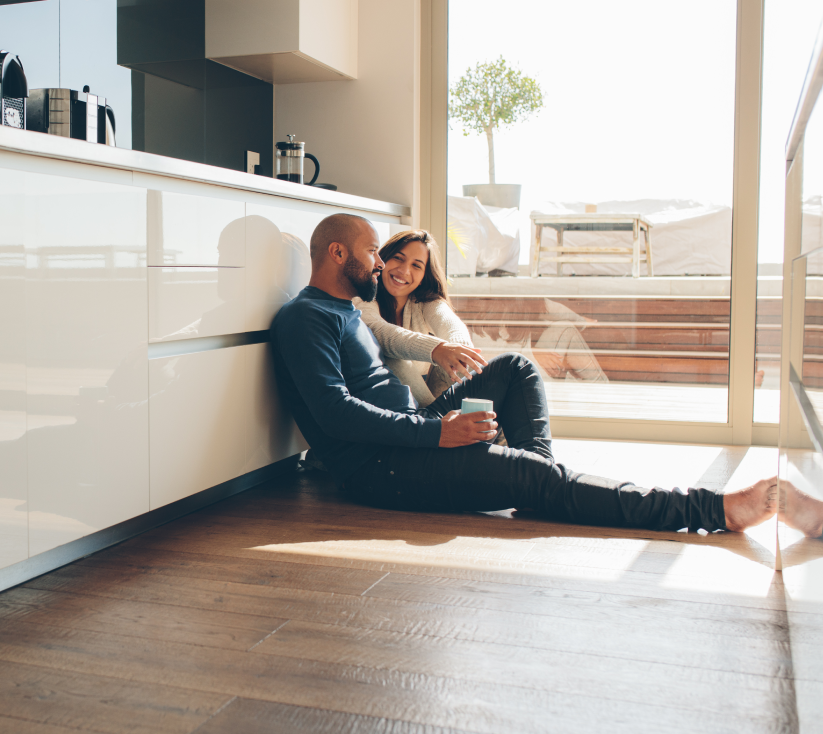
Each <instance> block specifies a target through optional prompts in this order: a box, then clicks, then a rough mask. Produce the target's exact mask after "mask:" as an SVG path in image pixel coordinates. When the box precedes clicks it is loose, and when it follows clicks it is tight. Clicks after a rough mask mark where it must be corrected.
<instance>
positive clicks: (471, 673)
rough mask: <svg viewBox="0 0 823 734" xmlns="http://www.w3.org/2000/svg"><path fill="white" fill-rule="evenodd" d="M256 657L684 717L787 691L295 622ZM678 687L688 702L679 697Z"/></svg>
mask: <svg viewBox="0 0 823 734" xmlns="http://www.w3.org/2000/svg"><path fill="white" fill-rule="evenodd" d="M255 653H256V654H275V655H282V656H289V657H294V658H303V659H310V660H318V661H323V662H328V663H347V664H350V665H358V666H363V667H372V668H378V669H383V670H402V671H407V672H411V671H417V672H422V673H425V674H426V675H432V676H438V677H445V678H456V679H465V680H473V681H479V682H485V683H492V684H493V683H495V682H497V681H507V682H508V681H511V682H513V683H514V684H515V685H517V686H520V687H525V688H533V689H535V690H545V691H554V692H557V693H564V692H568V693H574V692H576V691H580V690H585V691H586V692H587V694H588V695H594V696H596V697H597V698H603V699H615V700H619V701H627V702H635V703H639V704H642V703H645V702H648V701H654V702H655V703H657V704H663V705H666V706H669V707H674V708H681V709H683V710H684V711H701V712H702V711H707V712H712V713H716V714H717V713H734V714H736V715H738V716H742V717H743V718H748V717H749V716H762V715H767V714H768V711H769V710H771V709H772V708H773V707H774V706H775V705H777V704H779V702H780V700H781V699H782V698H783V697H784V696H785V694H786V690H787V687H789V686H790V685H791V681H787V680H785V679H783V678H777V679H772V678H769V677H768V676H764V675H756V674H748V673H747V674H743V673H739V672H737V673H724V672H716V671H710V670H705V669H695V668H690V669H686V668H683V667H682V666H679V665H677V664H675V663H669V664H649V663H645V662H642V663H640V662H635V661H628V660H626V659H620V660H604V658H603V657H602V656H599V655H583V654H580V653H558V652H556V651H547V650H543V651H536V650H533V651H531V653H530V654H529V655H528V656H527V657H524V651H523V650H522V649H521V648H516V647H512V646H509V645H500V644H495V643H478V642H467V641H463V640H443V639H442V638H434V637H430V636H428V635H416V634H400V633H396V632H383V631H375V630H366V629H362V628H355V627H344V626H341V625H320V624H311V623H305V622H297V621H291V622H289V623H288V624H286V625H284V626H283V627H281V628H280V629H279V630H277V632H276V633H275V634H274V635H272V636H271V637H269V638H268V639H267V640H265V642H263V643H262V644H261V645H259V646H258V647H257V648H255ZM684 685H687V686H688V689H689V696H688V698H684V696H683V687H684ZM730 692H733V694H734V695H730Z"/></svg>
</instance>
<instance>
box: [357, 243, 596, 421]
mask: <svg viewBox="0 0 823 734" xmlns="http://www.w3.org/2000/svg"><path fill="white" fill-rule="evenodd" d="M380 257H381V259H382V260H383V262H384V263H385V267H384V268H383V272H382V273H381V276H380V278H379V280H378V284H377V297H376V299H375V301H373V302H371V303H365V302H363V301H361V300H360V299H355V305H356V307H357V308H359V309H360V310H361V311H362V313H363V317H362V318H363V321H364V322H365V323H366V324H367V325H368V326H369V327H370V328H371V330H372V331H373V332H374V334H375V336H376V337H377V340H378V342H379V343H380V346H381V347H383V350H384V354H385V355H386V357H387V359H386V364H387V366H388V367H389V368H390V369H391V370H392V372H394V374H395V375H396V376H397V377H398V378H399V379H400V380H401V382H403V383H405V384H406V385H408V386H409V387H410V388H411V390H412V394H413V395H414V397H415V399H416V400H417V402H418V403H419V404H420V405H421V406H426V405H428V404H430V403H431V402H432V401H434V400H435V398H437V397H438V396H439V395H440V394H441V393H443V392H444V391H445V390H446V389H447V388H448V387H450V386H451V384H452V383H453V382H454V381H456V380H457V379H459V370H458V371H457V372H455V373H454V374H452V375H451V376H450V375H448V374H447V373H446V370H444V369H443V368H442V367H439V366H438V365H437V364H434V365H433V364H432V360H431V359H430V356H431V357H435V356H436V355H434V354H433V353H432V349H433V348H435V349H436V347H437V345H438V343H441V342H451V343H457V344H464V345H466V346H469V347H471V346H474V347H478V348H480V349H482V350H483V353H484V355H485V356H487V357H491V356H494V355H495V354H499V353H502V352H512V351H517V352H521V353H523V354H525V356H527V357H533V361H535V362H537V364H539V365H540V367H542V368H543V370H544V371H545V373H546V375H548V377H549V378H552V379H564V378H565V379H578V380H588V381H599V382H606V381H607V380H608V378H607V377H606V375H605V374H604V373H603V370H602V369H601V368H600V365H599V364H598V363H597V360H596V359H595V357H594V355H593V354H592V352H591V350H590V349H589V348H588V346H587V344H586V342H585V340H584V339H583V337H582V336H581V334H580V332H579V331H578V329H577V328H576V326H575V324H579V325H581V326H584V325H585V324H587V323H590V322H591V320H590V319H586V318H585V317H582V316H579V315H578V314H576V313H574V311H572V310H571V309H568V308H566V307H565V306H562V305H561V304H559V303H555V302H553V301H551V300H549V299H547V298H546V299H537V304H538V309H539V311H538V313H529V312H528V311H529V310H530V309H533V308H534V306H533V305H532V304H530V303H528V302H526V301H525V300H524V299H509V298H500V299H495V301H494V306H493V311H492V307H489V308H487V307H485V306H481V309H484V311H482V312H478V313H476V314H475V315H476V320H477V322H478V323H475V324H472V326H471V330H469V328H468V327H467V326H466V325H465V324H464V323H463V322H462V321H461V320H460V318H459V317H458V316H457V315H456V314H455V312H454V311H453V310H452V308H451V303H450V301H449V297H448V295H447V292H446V282H445V281H446V278H445V275H444V272H443V267H442V265H441V264H440V259H439V255H438V248H437V244H436V243H435V241H434V240H433V239H432V237H431V236H430V235H429V233H428V232H425V231H424V230H410V231H407V232H401V233H399V234H396V235H394V236H393V237H391V238H390V239H389V240H388V241H387V242H386V243H385V244H384V245H383V247H382V248H381V249H380ZM529 300H530V301H534V299H529ZM478 302H480V303H482V304H486V303H488V301H486V300H485V299H483V300H482V301H481V300H480V299H478ZM524 312H526V313H524ZM524 316H526V317H527V318H524ZM473 320H474V319H473ZM529 320H532V321H540V322H545V324H546V325H545V326H543V324H542V323H541V324H540V325H535V324H534V323H526V324H524V323H522V322H524V321H527V322H528V321H529ZM535 332H539V334H538V335H537V337H536V338H535V336H534V333H535ZM401 345H402V346H403V347H405V350H408V349H409V348H412V349H415V350H419V351H420V359H419V360H408V359H402V358H397V357H392V355H393V354H395V350H396V349H398V348H399V347H400V346H401ZM405 350H404V351H405ZM435 362H436V359H435Z"/></svg>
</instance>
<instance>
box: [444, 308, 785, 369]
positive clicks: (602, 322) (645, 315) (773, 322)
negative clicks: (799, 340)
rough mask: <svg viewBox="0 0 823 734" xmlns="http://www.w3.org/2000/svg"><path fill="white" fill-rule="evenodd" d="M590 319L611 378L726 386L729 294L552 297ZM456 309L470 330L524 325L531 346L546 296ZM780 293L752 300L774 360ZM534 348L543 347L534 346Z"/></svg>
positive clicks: (593, 340)
mask: <svg viewBox="0 0 823 734" xmlns="http://www.w3.org/2000/svg"><path fill="white" fill-rule="evenodd" d="M551 300H552V301H553V302H554V303H558V304H561V305H563V306H565V307H567V308H569V309H571V310H572V311H574V312H575V313H576V314H578V315H579V316H583V317H586V318H587V319H592V320H593V322H591V323H587V324H585V326H584V327H583V325H582V324H579V325H578V328H580V327H583V328H581V332H582V334H583V337H584V339H585V341H586V343H587V344H588V347H589V348H590V349H591V350H592V352H593V354H594V356H595V357H596V358H597V361H598V363H599V364H600V367H601V368H602V369H603V371H604V372H605V374H606V376H607V377H608V378H609V379H610V380H613V381H622V382H656V383H686V384H698V385H728V382H729V323H730V301H729V298H728V297H698V296H688V297H685V296H684V297H648V296H647V297H631V296H575V297H568V296H566V297H552V298H551ZM452 302H453V305H454V307H455V310H456V311H457V314H458V315H459V316H460V318H461V319H463V320H464V321H465V322H466V323H467V324H468V325H469V327H470V329H473V330H474V331H475V332H477V331H479V330H482V329H487V328H488V327H495V326H502V325H505V326H506V327H507V329H508V331H509V332H512V331H514V330H520V331H522V330H524V329H527V330H528V331H529V332H530V336H531V340H532V345H533V348H534V345H536V344H537V341H538V339H539V338H540V334H541V332H542V331H543V329H544V328H545V326H543V324H547V325H548V324H550V323H551V321H552V318H553V317H552V316H551V315H550V314H549V313H547V310H546V305H545V298H544V297H543V296H526V295H524V296H514V295H499V296H489V295H458V296H453V297H452ZM780 314H781V299H780V298H778V297H763V298H759V299H758V301H757V333H756V349H757V356H758V361H759V362H775V363H777V362H779V355H780V333H781V322H780V318H781V317H780ZM537 351H540V350H539V349H538V350H537Z"/></svg>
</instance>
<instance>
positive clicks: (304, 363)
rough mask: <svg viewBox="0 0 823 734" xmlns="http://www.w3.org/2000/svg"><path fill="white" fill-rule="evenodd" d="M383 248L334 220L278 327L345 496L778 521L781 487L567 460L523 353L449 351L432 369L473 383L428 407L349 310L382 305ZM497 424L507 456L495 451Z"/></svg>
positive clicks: (570, 513) (294, 389)
mask: <svg viewBox="0 0 823 734" xmlns="http://www.w3.org/2000/svg"><path fill="white" fill-rule="evenodd" d="M379 247H380V243H379V241H378V238H377V233H376V232H375V230H374V228H373V227H372V226H371V224H370V223H369V222H368V220H366V219H363V218H362V217H357V216H354V215H350V214H334V215H332V216H330V217H327V218H326V219H324V220H323V221H322V222H321V223H320V224H319V225H318V226H317V229H316V230H315V231H314V233H313V235H312V238H311V260H312V276H311V280H310V281H309V285H308V286H307V287H306V288H305V289H303V291H301V292H300V294H299V295H298V296H297V297H296V298H295V299H293V300H292V301H290V302H289V303H288V304H286V305H285V306H283V307H282V309H281V310H280V312H279V313H278V315H277V316H276V317H275V319H274V321H273V323H272V330H271V340H272V347H273V351H274V358H275V369H276V372H277V378H278V383H279V387H280V390H281V392H282V393H283V396H284V398H285V400H286V402H287V403H288V405H289V407H290V408H291V410H292V412H293V415H294V418H295V420H296V421H297V425H298V426H299V427H300V430H301V431H302V432H303V435H304V436H305V438H306V440H307V441H308V442H309V444H310V445H311V446H312V448H313V449H314V451H315V452H316V453H317V455H318V457H319V458H320V459H321V460H322V461H323V463H324V464H325V465H326V466H327V467H328V468H329V469H330V470H331V472H332V473H333V474H334V476H335V477H336V479H337V481H338V483H339V484H341V485H342V486H344V487H345V488H346V489H347V490H350V491H351V492H353V493H355V494H356V495H357V496H358V497H359V498H361V499H362V500H364V501H366V502H368V503H371V504H376V505H378V506H381V507H388V508H397V509H413V510H424V511H459V510H481V511H483V510H485V511H489V510H500V509H507V508H511V507H516V508H521V509H522V508H530V509H533V510H536V511H539V512H540V513H542V514H543V515H545V516H546V517H547V518H548V519H551V520H556V521H564V522H573V523H578V524H588V525H610V526H618V527H643V528H648V529H651V530H679V529H681V528H684V527H686V528H689V529H690V530H697V529H698V528H704V529H706V530H708V531H714V530H735V531H742V530H744V529H745V528H747V527H749V526H752V525H757V524H759V523H761V522H763V521H764V520H766V519H767V518H769V517H771V516H772V515H774V513H775V511H776V509H777V507H776V502H777V499H776V495H777V489H776V485H777V479H776V478H773V479H769V480H763V481H760V482H757V483H756V484H754V485H753V486H751V487H748V488H746V489H744V490H741V491H739V492H735V493H731V494H726V495H722V494H718V493H715V492H712V491H710V490H707V489H689V490H688V491H687V492H682V491H680V490H677V489H676V490H674V491H671V492H668V491H665V490H662V489H643V488H640V487H637V486H635V485H633V484H630V483H626V482H617V481H613V480H610V479H603V478H601V477H594V476H588V475H584V474H579V473H577V472H573V471H571V470H569V469H567V468H566V467H564V466H563V465H562V464H558V463H556V462H555V461H554V458H553V456H552V452H551V434H550V432H549V416H548V408H547V404H546V395H545V389H544V387H543V381H542V379H541V378H540V375H539V373H538V372H537V369H536V368H535V366H534V365H533V364H532V363H531V362H530V361H529V360H527V359H526V358H525V357H523V356H522V355H518V354H504V355H500V356H498V357H495V358H494V359H492V360H490V361H489V362H486V361H485V360H484V359H482V357H480V355H479V354H478V352H477V351H475V350H471V349H469V348H467V347H461V346H459V345H449V344H441V345H440V346H439V347H438V348H436V349H435V350H434V352H433V353H432V360H433V361H434V362H437V363H438V364H440V365H441V366H443V367H444V369H446V371H447V372H448V373H449V374H451V375H452V376H454V377H459V376H460V375H461V374H463V375H465V376H466V379H464V380H463V381H462V382H459V383H457V384H455V385H454V386H452V387H451V388H450V389H449V390H447V391H446V392H445V393H443V394H442V395H441V396H440V397H439V398H438V399H437V400H435V401H434V402H433V403H432V404H431V405H429V406H428V407H427V408H424V409H418V407H417V405H416V404H415V402H414V399H413V398H412V396H411V392H410V390H409V389H408V388H407V387H406V386H405V385H403V384H402V383H401V382H400V381H399V380H398V379H397V378H396V377H395V376H394V375H393V374H392V373H391V372H390V371H389V370H388V369H387V368H386V366H385V365H384V364H383V360H382V354H381V350H380V347H379V346H378V344H377V341H376V340H375V338H374V335H373V334H372V333H371V331H370V330H369V329H368V327H367V326H366V325H365V324H364V323H363V322H362V321H361V320H360V312H359V311H358V310H356V309H355V308H354V306H353V305H352V301H351V299H352V298H354V297H355V296H359V297H360V298H362V299H363V300H364V301H370V300H372V299H373V298H374V296H375V293H376V289H377V278H378V276H379V273H380V271H381V270H382V268H383V263H382V261H381V260H380V257H379V255H378V254H377V251H378V248H379ZM390 356H401V357H402V356H403V355H390ZM470 370H473V371H474V373H475V374H474V375H472V374H471V373H470ZM464 397H476V398H486V399H489V400H492V401H493V404H494V408H495V412H488V413H471V414H467V415H461V414H460V412H459V408H460V404H461V401H462V399H463V398H464ZM498 420H499V424H500V426H502V428H503V429H504V431H505V434H506V439H507V441H508V444H509V446H508V448H503V447H500V446H495V445H493V444H491V443H489V441H490V439H491V438H493V437H494V435H495V431H496V429H497V426H498V422H497V421H498Z"/></svg>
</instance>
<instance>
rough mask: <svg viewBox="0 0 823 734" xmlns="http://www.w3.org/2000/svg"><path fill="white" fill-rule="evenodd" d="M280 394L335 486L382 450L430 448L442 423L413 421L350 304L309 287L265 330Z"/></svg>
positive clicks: (405, 396)
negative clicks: (267, 333) (384, 447)
mask: <svg viewBox="0 0 823 734" xmlns="http://www.w3.org/2000/svg"><path fill="white" fill-rule="evenodd" d="M271 343H272V349H273V354H274V365H275V373H276V376H277V383H278V388H279V390H280V393H281V395H282V396H283V398H284V399H285V401H286V403H287V405H288V407H289V408H290V409H291V411H292V414H293V415H294V419H295V421H296V422H297V425H298V427H299V428H300V430H301V431H302V433H303V436H304V437H305V438H306V440H307V441H308V442H309V445H310V446H311V447H312V448H313V449H314V450H315V452H316V453H317V455H318V457H319V458H320V459H321V460H322V461H323V463H324V464H325V465H326V466H327V467H328V468H329V469H330V470H331V471H332V473H333V474H334V475H335V477H336V478H337V479H338V480H339V481H341V482H342V481H344V480H345V479H347V478H348V477H350V476H351V475H352V474H353V473H354V472H355V471H356V470H357V469H358V468H359V467H361V466H362V465H363V464H365V463H366V462H367V461H368V460H369V459H370V458H372V457H373V456H374V455H375V454H376V453H377V452H378V451H379V450H380V446H381V445H382V446H386V445H388V446H410V447H434V446H437V445H438V444H439V442H440V427H441V424H440V420H437V419H432V418H424V417H423V416H422V415H418V414H417V404H416V403H415V401H414V398H413V397H412V394H411V390H409V388H408V387H406V386H405V385H404V384H403V383H402V382H400V380H398V379H397V378H396V377H395V376H394V374H392V372H391V370H389V369H388V368H387V367H386V365H385V364H383V359H382V355H381V350H380V345H379V344H378V343H377V340H376V339H375V338H374V334H372V332H371V330H370V329H369V327H368V326H366V325H365V324H364V323H363V321H362V320H361V319H360V311H358V310H357V309H356V308H355V307H354V306H353V305H352V302H351V301H347V300H343V299H340V298H334V297H333V296H330V295H329V294H328V293H326V292H325V291H322V290H320V289H319V288H314V287H312V286H307V287H306V288H304V289H303V290H302V291H300V293H299V294H298V295H297V297H296V298H294V299H293V300H291V301H290V302H289V303H287V304H286V305H285V306H283V307H282V308H281V309H280V311H279V312H278V314H277V316H276V317H275V318H274V321H273V322H272V327H271Z"/></svg>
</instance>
